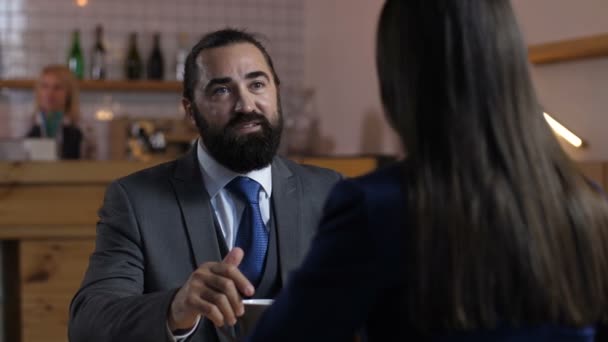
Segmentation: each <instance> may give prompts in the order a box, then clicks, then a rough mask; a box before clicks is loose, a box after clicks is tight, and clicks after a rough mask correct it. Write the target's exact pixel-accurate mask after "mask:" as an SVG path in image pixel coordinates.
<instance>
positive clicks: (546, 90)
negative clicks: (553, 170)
mask: <svg viewBox="0 0 608 342" xmlns="http://www.w3.org/2000/svg"><path fill="white" fill-rule="evenodd" d="M513 4H514V7H515V10H516V12H517V15H518V18H519V22H520V26H521V27H522V31H523V33H524V35H525V36H526V39H527V40H528V42H529V43H540V42H547V41H555V40H560V39H569V38H577V37H582V36H588V35H594V34H600V33H608V20H606V16H607V15H608V1H606V0H577V1H571V0H513ZM533 77H534V81H535V83H536V88H537V92H538V95H539V97H540V100H541V102H542V103H543V105H544V106H545V108H546V110H547V111H550V112H551V113H552V114H553V115H554V116H555V117H556V118H557V119H558V120H560V121H561V122H562V123H563V124H564V125H566V126H567V127H568V128H570V129H571V130H572V131H573V132H575V133H576V134H578V135H579V136H581V137H582V138H583V139H585V140H586V141H587V142H588V143H589V148H587V149H585V150H577V149H575V148H572V147H571V146H570V145H567V144H563V145H564V148H565V149H566V151H568V153H569V154H570V155H571V156H572V157H573V158H575V159H578V160H606V159H608V134H606V128H607V127H608V110H607V108H608V58H599V59H589V60H581V61H574V62H565V63H558V64H552V65H545V66H535V67H533Z"/></svg>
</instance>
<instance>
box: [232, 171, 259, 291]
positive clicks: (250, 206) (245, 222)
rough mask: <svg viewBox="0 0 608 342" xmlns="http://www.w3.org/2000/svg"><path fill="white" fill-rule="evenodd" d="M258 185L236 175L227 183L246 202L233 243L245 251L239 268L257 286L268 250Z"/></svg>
mask: <svg viewBox="0 0 608 342" xmlns="http://www.w3.org/2000/svg"><path fill="white" fill-rule="evenodd" d="M260 187H261V186H260V184H259V183H258V182H256V181H254V180H252V179H250V178H247V177H236V178H235V179H233V180H232V181H231V182H230V184H228V189H229V190H230V191H231V192H233V193H234V194H236V195H238V196H240V197H241V198H242V199H243V200H245V202H246V204H247V206H246V207H245V212H243V217H242V218H241V224H240V225H239V231H238V233H237V235H236V242H235V244H234V245H235V247H241V248H242V249H243V251H245V256H244V258H243V261H242V262H241V264H240V266H239V269H240V270H241V272H243V274H244V275H245V276H246V277H247V279H249V281H251V283H252V284H253V286H257V285H258V284H259V282H260V279H261V278H262V271H263V270H264V261H265V260H266V251H267V250H268V232H267V231H266V226H265V225H264V220H263V219H262V212H261V211H260V203H259V193H260Z"/></svg>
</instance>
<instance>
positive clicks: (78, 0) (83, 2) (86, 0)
mask: <svg viewBox="0 0 608 342" xmlns="http://www.w3.org/2000/svg"><path fill="white" fill-rule="evenodd" d="M88 3H89V0H76V5H78V6H80V7H84V6H86V5H87V4H88Z"/></svg>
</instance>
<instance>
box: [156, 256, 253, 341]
mask: <svg viewBox="0 0 608 342" xmlns="http://www.w3.org/2000/svg"><path fill="white" fill-rule="evenodd" d="M243 254H244V253H243V250H242V249H240V248H238V247H237V248H233V249H232V250H231V251H230V253H228V254H227V255H226V257H225V258H224V260H223V261H222V262H207V263H204V264H202V265H201V266H199V268H197V269H196V270H195V271H194V272H192V274H191V275H190V278H188V280H187V281H186V283H185V284H184V286H182V288H181V289H179V291H177V294H176V295H175V297H174V298H173V302H171V308H170V310H169V317H168V322H169V329H171V331H175V330H176V329H191V328H192V327H194V324H195V323H196V318H197V316H198V315H202V316H204V317H206V318H208V319H209V320H211V321H212V322H213V324H215V326H217V327H221V326H223V325H224V324H229V325H234V324H236V318H237V317H240V316H242V315H243V313H244V312H245V308H244V306H243V303H242V302H241V294H244V295H245V296H248V297H250V296H252V295H253V293H254V288H253V285H251V283H250V282H249V280H248V279H247V278H246V277H245V276H244V275H243V273H241V271H240V270H239V269H238V266H239V264H240V263H241V260H242V259H243Z"/></svg>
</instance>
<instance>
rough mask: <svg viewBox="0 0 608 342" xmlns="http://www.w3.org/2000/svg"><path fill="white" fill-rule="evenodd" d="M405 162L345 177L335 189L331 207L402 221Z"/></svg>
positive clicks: (331, 197) (332, 194)
mask: <svg viewBox="0 0 608 342" xmlns="http://www.w3.org/2000/svg"><path fill="white" fill-rule="evenodd" d="M404 175H405V173H404V168H403V162H396V163H393V164H391V165H388V166H385V167H382V168H380V169H378V170H376V171H373V172H371V173H369V174H366V175H363V176H360V177H355V178H349V179H345V180H342V181H340V182H338V184H336V186H335V187H334V189H333V190H332V191H331V193H330V196H329V199H328V202H327V207H328V208H337V209H342V210H336V211H343V210H345V208H350V210H353V208H357V209H356V210H357V211H358V212H359V215H366V216H368V217H369V216H374V217H382V219H383V220H387V222H389V221H391V220H397V221H400V220H399V218H402V217H403V209H404V208H405V189H404V187H403V184H404Z"/></svg>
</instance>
